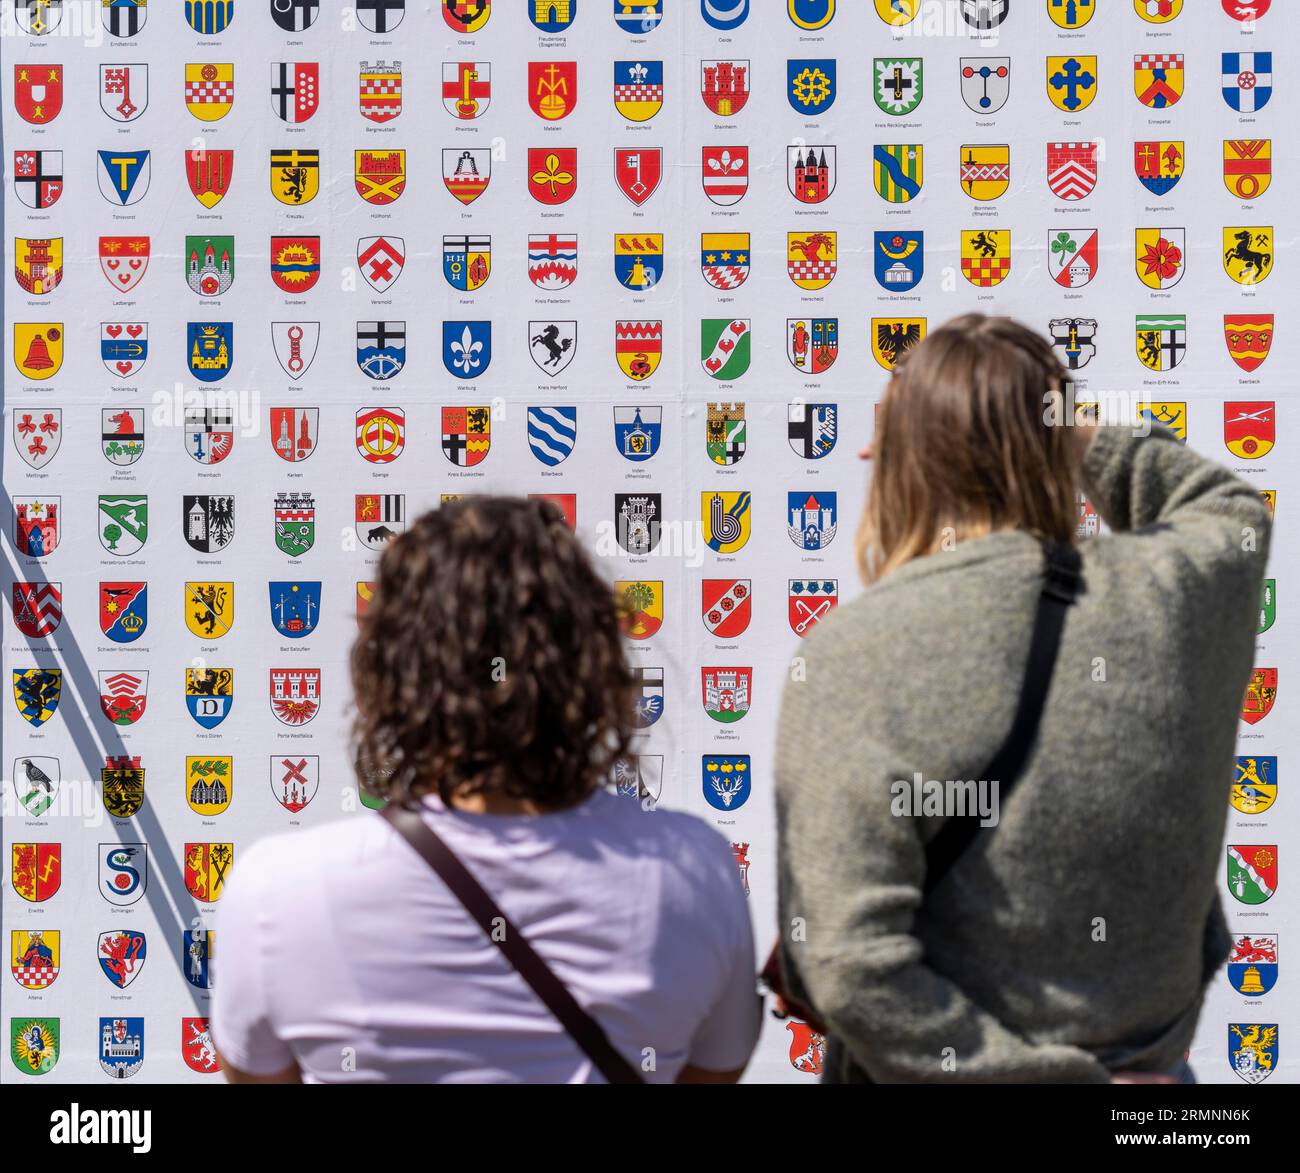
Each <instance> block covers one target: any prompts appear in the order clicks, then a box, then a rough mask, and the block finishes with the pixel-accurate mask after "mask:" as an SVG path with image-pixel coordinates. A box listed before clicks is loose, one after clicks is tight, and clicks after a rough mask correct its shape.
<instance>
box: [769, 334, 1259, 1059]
mask: <svg viewBox="0 0 1300 1173" xmlns="http://www.w3.org/2000/svg"><path fill="white" fill-rule="evenodd" d="M1070 392H1071V388H1070V386H1069V383H1068V375H1067V374H1066V372H1065V371H1064V370H1063V369H1062V368H1061V366H1060V364H1059V363H1058V362H1057V360H1056V358H1055V356H1054V354H1053V351H1052V348H1051V346H1050V345H1049V344H1048V342H1047V341H1046V340H1044V339H1043V338H1041V337H1040V336H1039V335H1037V334H1035V333H1034V332H1033V331H1031V330H1029V329H1028V328H1026V327H1024V326H1021V325H1019V324H1017V323H1015V322H1013V321H1011V320H1009V319H1006V318H990V317H984V316H982V315H975V314H972V315H967V316H965V317H961V318H957V319H955V320H954V321H952V322H949V323H948V324H947V325H945V326H943V327H942V328H940V329H938V330H936V331H934V332H933V333H932V334H931V335H930V336H929V337H928V338H927V339H926V340H924V341H923V342H921V343H920V344H918V345H917V346H916V347H915V348H913V350H912V351H911V352H910V353H909V354H907V355H906V356H905V357H904V358H903V359H902V360H901V361H900V363H899V365H898V368H897V370H896V372H895V374H894V376H893V378H892V379H891V381H890V383H889V386H888V388H887V390H886V392H885V395H884V399H883V402H882V403H881V404H880V409H879V416H878V419H877V428H876V435H875V439H874V443H873V446H872V449H871V452H870V455H871V456H872V458H873V469H872V482H871V491H870V496H869V500H868V503H867V508H866V513H865V517H864V519H863V523H862V527H861V532H860V535H859V544H858V553H859V560H860V567H861V572H862V575H863V578H864V580H865V581H866V583H867V584H868V585H867V589H866V590H865V592H864V593H863V594H862V595H861V596H860V597H859V598H857V599H856V600H854V601H853V602H851V603H848V604H845V605H842V606H841V607H840V608H839V610H838V612H837V614H836V615H835V616H833V617H832V618H831V619H830V620H828V621H827V622H825V623H823V624H821V625H820V626H819V628H818V630H817V633H816V634H815V635H814V636H813V637H812V638H811V639H810V640H809V641H808V643H807V645H806V648H805V656H806V664H805V671H804V672H803V673H801V674H800V679H798V680H796V681H793V682H792V683H790V684H789V685H787V687H786V692H785V697H784V702H783V711H782V717H781V724H780V732H779V744H778V755H777V757H778V760H777V803H778V826H779V831H780V839H781V845H780V853H781V858H780V896H779V899H780V916H781V929H782V939H781V945H780V960H781V968H782V970H783V977H784V983H785V987H786V989H787V990H788V991H789V993H790V997H791V999H792V1001H794V1002H795V1003H796V1004H801V1005H802V1006H803V1007H804V1008H805V1011H806V1014H807V1015H808V1016H809V1017H810V1018H812V1019H814V1020H816V1021H817V1022H818V1023H819V1025H821V1026H822V1027H823V1028H824V1030H825V1033H826V1035H827V1037H828V1058H827V1071H826V1075H827V1078H828V1079H829V1080H831V1081H833V1082H954V1083H990V1082H1029V1081H1047V1082H1102V1081H1107V1080H1111V1079H1118V1080H1121V1081H1130V1080H1142V1079H1151V1080H1160V1079H1165V1080H1168V1079H1184V1080H1186V1079H1190V1078H1191V1076H1190V1072H1189V1071H1188V1070H1187V1067H1186V1063H1185V1060H1184V1056H1185V1054H1186V1051H1187V1048H1188V1046H1189V1044H1190V1042H1191V1039H1192V1035H1193V1032H1194V1029H1195V1025H1196V1020H1197V1016H1198V1014H1199V1010H1200V1005H1201V1000H1202V997H1203V994H1204V990H1205V986H1206V983H1207V982H1208V980H1209V978H1210V976H1211V975H1212V973H1213V972H1214V970H1215V969H1216V968H1217V967H1218V965H1219V964H1220V963H1221V962H1222V960H1223V959H1224V957H1225V955H1226V952H1227V945H1228V937H1227V931H1226V928H1225V925H1224V920H1223V914H1222V911H1221V910H1220V907H1219V899H1218V894H1217V888H1216V877H1217V876H1218V871H1219V868H1220V867H1221V866H1222V865H1221V853H1222V843H1223V833H1224V826H1225V820H1226V814H1227V809H1228V795H1229V790H1230V784H1231V778H1232V774H1231V766H1232V762H1233V753H1234V745H1235V738H1236V731H1237V720H1238V714H1239V712H1240V709H1241V701H1242V694H1243V691H1244V690H1245V688H1246V685H1247V682H1248V679H1249V677H1250V673H1251V668H1252V664H1253V656H1254V636H1255V626H1256V620H1257V615H1258V609H1259V601H1260V590H1261V584H1262V581H1263V577H1264V567H1265V562H1266V558H1267V548H1268V532H1269V525H1270V518H1269V512H1268V509H1267V508H1266V507H1265V505H1264V503H1263V502H1262V500H1261V498H1260V495H1259V494H1258V493H1257V492H1256V491H1255V490H1254V489H1253V488H1252V487H1251V486H1250V485H1248V484H1246V483H1245V482H1244V481H1242V480H1241V479H1239V478H1238V477H1237V476H1235V475H1234V474H1232V473H1231V472H1230V471H1228V470H1227V469H1225V468H1222V467H1220V466H1219V465H1217V464H1215V463H1213V462H1212V461H1210V460H1208V459H1206V458H1205V457H1203V456H1200V455H1198V454H1197V453H1196V452H1194V451H1193V450H1192V449H1191V448H1189V447H1187V446H1186V445H1184V444H1183V443H1180V442H1179V440H1178V439H1177V438H1176V437H1175V436H1174V435H1173V433H1171V432H1169V431H1167V430H1165V429H1164V428H1160V427H1158V426H1157V427H1154V428H1152V427H1134V426H1106V427H1096V426H1091V424H1088V425H1084V424H1082V423H1081V422H1080V420H1079V419H1078V417H1077V415H1076V413H1075V411H1074V410H1073V408H1072V406H1071V404H1070ZM1081 493H1084V494H1086V496H1087V499H1088V500H1089V501H1090V502H1091V503H1092V505H1093V506H1094V507H1095V508H1096V509H1097V510H1098V511H1099V513H1100V514H1101V516H1102V518H1104V520H1105V521H1106V522H1107V523H1108V526H1109V528H1110V530H1111V532H1110V533H1108V534H1105V535H1103V536H1099V537H1095V538H1088V539H1086V540H1083V541H1076V537H1075V534H1076V528H1077V522H1078V516H1079V502H1080V494H1081Z"/></svg>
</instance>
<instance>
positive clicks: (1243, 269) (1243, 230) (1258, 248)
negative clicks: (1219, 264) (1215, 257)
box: [1223, 225, 1274, 285]
mask: <svg viewBox="0 0 1300 1173" xmlns="http://www.w3.org/2000/svg"><path fill="white" fill-rule="evenodd" d="M1273 255H1274V250H1273V229H1272V228H1271V227H1267V228H1266V227H1264V226H1262V225H1257V226H1255V227H1242V226H1240V225H1231V226H1229V227H1225V228H1224V230H1223V267H1224V269H1226V270H1227V272H1228V276H1229V277H1231V278H1232V279H1233V280H1234V281H1235V282H1236V283H1237V284H1238V285H1258V284H1259V283H1260V282H1261V281H1263V280H1264V278H1265V277H1267V276H1268V275H1269V274H1270V273H1271V272H1272V271H1273Z"/></svg>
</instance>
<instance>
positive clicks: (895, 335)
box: [871, 318, 926, 371]
mask: <svg viewBox="0 0 1300 1173" xmlns="http://www.w3.org/2000/svg"><path fill="white" fill-rule="evenodd" d="M925 329H926V319H925V318H872V319H871V353H872V354H874V355H875V356H876V362H878V363H879V364H880V365H881V366H882V367H884V368H885V370H887V371H892V370H893V369H894V366H895V364H896V363H897V362H898V360H899V359H900V358H902V357H903V354H904V353H905V352H906V351H908V350H910V349H911V348H912V347H913V346H915V345H916V344H917V343H918V342H920V341H921V339H922V338H924V337H925Z"/></svg>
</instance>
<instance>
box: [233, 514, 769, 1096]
mask: <svg viewBox="0 0 1300 1173" xmlns="http://www.w3.org/2000/svg"><path fill="white" fill-rule="evenodd" d="M618 618H619V617H618V613H617V608H616V604H615V600H614V596H613V594H612V592H611V591H610V589H609V587H608V585H607V584H606V583H605V582H604V581H603V580H602V579H601V578H600V577H599V575H597V573H596V571H595V569H594V568H593V566H592V564H591V562H590V560H589V559H588V557H587V555H586V554H585V553H584V552H583V550H582V549H581V547H580V546H579V544H578V542H577V539H576V538H575V537H574V535H573V534H572V533H571V532H570V530H569V529H568V527H567V526H566V525H565V522H564V519H563V518H562V517H561V515H560V513H559V511H558V510H556V509H555V507H554V506H552V505H549V504H547V503H545V502H539V501H522V500H515V499H509V498H493V497H475V498H465V499H463V500H459V501H453V502H449V503H448V504H446V505H444V506H443V507H442V508H441V509H438V510H436V511H434V512H431V513H427V514H425V515H424V516H423V517H421V518H420V519H419V520H418V521H417V522H416V523H415V524H414V525H413V526H411V528H410V529H409V530H408V531H407V532H405V533H403V534H402V535H401V536H399V537H398V538H396V539H395V540H393V541H392V542H391V543H390V545H389V547H388V548H387V550H386V551H385V552H384V555H383V557H382V558H381V560H380V563H379V577H378V582H377V583H376V589H375V597H374V600H373V602H372V603H371V606H370V608H369V610H368V612H367V614H366V616H365V618H364V620H363V621H362V627H361V633H360V635H359V637H358V639H357V642H356V645H355V646H354V649H353V654H352V672H353V680H354V685H355V691H356V707H357V717H356V724H355V729H354V744H355V751H356V763H357V773H358V777H359V778H360V779H361V784H362V785H363V786H364V787H365V788H366V789H367V790H368V791H369V792H370V793H371V794H372V795H375V796H377V797H379V798H382V799H384V800H386V801H387V803H388V806H387V808H386V810H385V812H384V813H385V815H386V816H388V818H387V821H386V819H384V818H376V817H373V816H366V817H361V818H354V819H349V820H346V821H343V822H338V823H333V824H329V825H326V826H323V827H319V828H316V829H314V830H310V831H302V832H298V833H297V834H294V835H287V836H279V837H276V838H275V839H273V840H264V841H261V842H259V843H257V844H255V845H254V846H253V847H251V848H250V849H248V850H247V851H245V852H243V854H242V857H241V859H240V862H239V864H238V866H237V868H236V869H235V871H234V873H233V877H232V880H231V882H230V883H229V885H228V887H227V890H226V893H225V895H224V896H223V898H222V903H221V908H220V918H219V922H218V930H219V935H220V938H221V953H222V978H221V982H220V983H218V984H217V986H216V996H215V1005H214V1015H213V1027H214V1038H215V1040H216V1042H217V1046H218V1049H219V1050H220V1053H221V1056H222V1060H223V1065H224V1068H225V1070H226V1074H227V1077H228V1078H231V1079H232V1080H233V1081H236V1082H240V1081H263V1082H295V1081H298V1080H300V1079H301V1080H305V1081H307V1082H322V1083H324V1082H383V1081H400V1082H434V1081H460V1082H579V1083H581V1082H596V1081H599V1080H600V1079H601V1078H602V1076H604V1077H605V1078H611V1079H618V1078H620V1073H621V1074H622V1075H625V1076H626V1081H628V1082H631V1081H633V1080H636V1079H640V1080H644V1081H646V1082H658V1083H671V1082H674V1081H676V1082H731V1081H734V1080H736V1079H738V1078H739V1076H740V1073H741V1071H742V1070H743V1068H744V1066H745V1063H746V1062H747V1061H748V1058H749V1055H750V1052H751V1051H752V1049H753V1046H754V1043H755V1041H756V1039H757V1034H758V1025H759V1008H758V1001H757V998H756V996H755V991H754V979H753V966H754V949H753V941H752V938H751V932H750V924H749V915H748V910H747V908H746V901H745V896H744V892H743V889H742V887H741V884H740V879H739V877H738V875H737V872H736V868H735V865H734V862H733V860H732V856H731V851H730V848H729V847H728V845H727V844H726V842H725V841H724V840H723V839H722V838H721V837H720V836H718V835H717V834H716V833H715V832H714V831H713V830H712V829H711V828H709V827H708V826H706V825H705V824H704V823H703V822H701V821H699V820H697V819H695V818H692V817H690V816H688V815H684V814H679V813H673V812H669V811H664V810H655V811H647V810H644V809H642V807H641V805H640V804H638V803H636V802H633V801H629V800H628V799H627V798H625V797H622V796H618V795H615V794H614V793H612V792H611V791H610V790H609V789H607V788H606V783H607V782H608V781H609V778H610V776H611V772H612V771H613V770H614V768H615V766H616V765H617V764H618V763H619V762H620V761H622V760H624V759H625V757H626V755H627V754H628V752H629V739H630V732H631V728H632V719H631V713H632V704H633V692H634V690H633V686H632V680H631V675H630V673H629V671H628V669H627V666H626V664H625V662H624V658H623V648H622V643H621V637H620V634H619V624H618ZM412 812H413V813H412ZM429 831H432V832H433V833H434V835H433V838H435V840H436V842H437V844H438V846H439V849H440V850H443V851H445V853H446V855H450V856H451V857H452V860H453V864H452V865H451V866H452V867H453V868H454V867H456V866H459V867H462V868H463V869H464V872H465V873H468V877H469V878H468V886H469V887H470V888H475V889H479V892H478V897H477V899H478V900H479V902H480V904H481V903H482V901H483V900H486V902H487V907H488V908H489V910H490V911H491V912H494V913H496V914H498V915H488V914H484V915H483V917H482V919H481V920H480V923H475V920H476V919H478V918H479V917H480V911H476V910H475V908H476V906H475V904H474V902H473V900H472V899H471V898H469V897H466V895H465V894H464V892H463V891H462V890H461V886H460V885H461V884H462V883H463V882H464V876H463V873H461V872H456V871H452V872H447V871H445V870H444V868H445V867H446V866H447V865H446V864H445V863H444V864H443V865H441V866H439V867H438V871H439V874H438V875H435V874H434V871H432V870H430V862H431V861H430V860H429V856H428V855H427V854H426V855H425V858H421V854H424V853H425V851H426V847H427V843H426V842H425V841H426V840H428V839H429V838H430V836H429V835H428V832H429ZM403 838H405V839H406V840H407V841H406V842H403ZM413 847H415V850H412V848H413ZM446 855H443V856H442V857H441V858H442V859H444V860H445V858H446ZM444 880H445V882H444ZM453 892H454V893H455V894H453ZM493 905H495V907H493ZM480 924H483V925H485V926H486V928H487V931H486V932H485V931H484V928H481V927H480ZM521 942H522V943H521ZM508 946H509V947H508ZM512 950H513V952H512ZM521 951H522V952H525V953H531V954H532V959H531V960H529V959H528V958H524V959H523V960H520V958H519V956H518V954H519V953H520V952H521ZM539 966H540V970H539ZM539 972H540V974H541V976H540V977H539V976H538V975H539ZM539 983H540V985H539ZM557 986H558V987H559V993H557V992H556V987H557ZM530 987H531V988H530ZM566 996H567V997H568V998H569V1001H568V1002H567V1003H566V1002H564V998H565V997H566ZM555 1007H558V1008H556V1009H553V1008H555ZM557 1015H559V1016H560V1017H557ZM561 1018H563V1025H562V1023H561ZM593 1034H594V1036H595V1041H594V1042H593ZM602 1048H603V1058H602ZM593 1054H594V1055H595V1056H596V1057H595V1058H594V1059H593V1058H592V1056H593Z"/></svg>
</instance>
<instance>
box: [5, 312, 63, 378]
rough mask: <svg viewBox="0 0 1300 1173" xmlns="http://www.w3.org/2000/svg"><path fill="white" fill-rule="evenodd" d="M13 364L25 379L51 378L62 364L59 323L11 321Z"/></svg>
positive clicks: (61, 329) (61, 332) (61, 326)
mask: <svg viewBox="0 0 1300 1173" xmlns="http://www.w3.org/2000/svg"><path fill="white" fill-rule="evenodd" d="M14 366H16V367H17V368H18V373H19V374H21V375H23V376H25V377H26V378H28V379H33V380H36V381H38V382H39V381H42V380H45V379H52V378H53V377H54V376H55V375H57V374H58V373H59V368H60V367H61V366H63V323H62V322H15V323H14Z"/></svg>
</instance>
